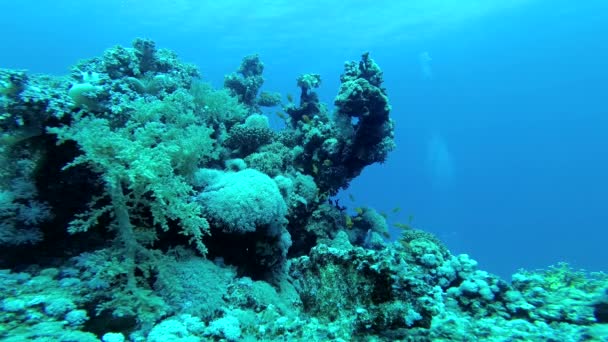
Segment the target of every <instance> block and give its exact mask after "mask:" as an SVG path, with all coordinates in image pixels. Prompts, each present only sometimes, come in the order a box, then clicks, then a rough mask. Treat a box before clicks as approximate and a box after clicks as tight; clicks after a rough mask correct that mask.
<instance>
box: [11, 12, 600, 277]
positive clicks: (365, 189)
mask: <svg viewBox="0 0 608 342" xmlns="http://www.w3.org/2000/svg"><path fill="white" fill-rule="evenodd" d="M211 3H213V4H211ZM465 3H466V4H465ZM505 3H508V4H507V5H505ZM342 4H345V5H342ZM607 13H608V2H607V1H602V0H587V1H584V2H573V1H565V0H554V1H533V0H530V1H526V0H519V1H493V0H485V1H483V0H475V1H473V0H471V1H457V0H443V1H440V0H424V1H423V0H418V1H400V2H398V1H390V0H376V1H373V2H372V1H362V0H359V1H348V2H346V1H335V4H332V2H331V1H300V2H293V1H283V0H277V1H255V2H254V1H236V0H232V1H221V2H220V1H215V2H211V1H196V0H176V1H160V0H153V1H150V0H134V1H130V0H123V1H119V0H105V1H97V2H94V1H87V0H83V1H78V2H76V1H67V0H57V1H44V0H43V1H40V0H21V1H14V2H9V1H8V0H5V1H1V2H0V32H2V35H1V36H0V46H1V53H0V66H1V67H5V68H22V69H28V70H30V71H32V72H44V73H52V74H63V73H66V72H67V70H68V67H69V66H70V65H72V64H74V63H75V62H76V61H77V60H79V59H82V58H87V57H93V56H97V55H99V54H100V53H102V51H103V50H104V49H106V48H108V47H111V46H114V45H117V44H121V45H127V46H128V45H129V43H130V42H131V41H132V39H133V38H135V37H146V38H151V39H153V40H155V41H156V42H157V46H159V47H164V48H169V49H172V50H174V51H176V52H177V53H178V54H179V55H180V57H181V58H182V59H184V60H186V61H189V62H192V63H195V64H197V65H199V67H200V69H201V70H202V73H203V76H204V78H205V79H207V80H209V81H211V82H212V83H214V84H215V85H218V86H219V85H221V84H222V80H223V75H224V74H227V73H229V72H231V71H234V70H235V69H236V68H237V67H238V65H239V63H240V59H241V58H242V57H243V56H244V55H246V54H249V53H253V52H258V53H260V55H261V57H262V60H263V61H264V62H265V64H266V69H265V76H266V83H265V86H264V89H266V90H271V91H273V90H274V91H281V92H284V93H289V92H291V93H294V94H296V93H297V88H296V83H295V78H296V77H297V76H298V75H299V74H301V73H304V72H314V73H320V74H321V75H322V78H323V85H322V88H321V90H320V95H321V98H322V100H324V101H325V102H328V103H331V102H332V100H333V96H334V95H335V94H336V92H337V87H338V85H339V74H340V72H341V71H342V65H343V62H344V61H345V60H351V59H358V57H359V55H360V54H361V53H362V52H364V51H370V52H371V55H372V57H373V58H374V59H375V60H376V61H377V62H378V63H379V64H380V66H381V67H382V68H383V70H384V72H385V86H386V88H387V89H388V93H389V96H390V99H391V102H392V105H393V112H392V115H393V117H394V119H395V121H396V124H397V129H396V136H397V137H396V140H397V144H398V148H397V149H396V150H395V151H394V152H393V153H392V154H391V155H390V158H389V160H388V162H387V163H385V164H384V165H376V166H373V167H370V168H368V169H367V170H366V171H365V172H364V174H363V175H362V176H361V177H360V178H359V179H357V180H356V181H354V182H353V183H352V186H351V188H350V189H348V190H347V191H345V192H344V193H343V194H341V198H342V202H343V203H344V204H348V205H349V206H351V207H355V206H363V205H369V206H373V207H376V208H378V209H379V210H380V211H386V212H389V213H391V214H390V215H391V217H390V220H389V221H390V222H407V221H408V217H409V216H410V215H412V216H413V220H412V224H413V225H414V226H415V227H417V228H421V229H425V230H429V231H432V232H434V233H436V234H437V235H438V236H439V237H440V238H441V239H443V241H445V242H446V244H447V245H448V247H449V248H450V249H451V250H452V251H453V252H456V253H468V254H470V255H471V256H472V257H473V258H475V259H477V260H478V261H479V262H480V264H481V267H482V268H484V269H486V270H489V271H492V272H495V273H498V274H500V275H503V276H507V275H508V274H509V273H512V272H513V271H514V270H516V269H518V268H520V267H525V268H538V267H546V266H548V265H549V264H553V263H556V262H558V261H567V262H570V263H572V264H573V265H574V266H576V267H582V268H586V269H589V270H604V271H606V270H608V264H607V262H606V260H608V249H607V248H606V244H607V241H608V207H607V206H608V205H607V204H606V203H607V201H606V197H607V195H608V139H607V137H608V133H607V132H608V104H607V103H608V44H606V38H605V37H607V36H608V14H607ZM347 194H352V195H353V196H352V197H354V198H355V203H352V202H351V200H350V199H349V197H348V196H346V195H347ZM394 207H399V208H401V211H400V212H398V213H392V209H393V208H394Z"/></svg>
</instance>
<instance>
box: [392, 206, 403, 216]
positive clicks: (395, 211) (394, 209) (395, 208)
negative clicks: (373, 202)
mask: <svg viewBox="0 0 608 342" xmlns="http://www.w3.org/2000/svg"><path fill="white" fill-rule="evenodd" d="M392 211H393V213H394V214H396V213H398V212H400V211H401V208H399V207H394V208H393V210H392Z"/></svg>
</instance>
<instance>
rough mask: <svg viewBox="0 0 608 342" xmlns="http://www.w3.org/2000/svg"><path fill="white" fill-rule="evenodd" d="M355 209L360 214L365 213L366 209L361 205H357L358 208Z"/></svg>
mask: <svg viewBox="0 0 608 342" xmlns="http://www.w3.org/2000/svg"><path fill="white" fill-rule="evenodd" d="M355 211H356V212H357V214H359V215H363V211H364V210H363V208H361V207H357V208H355Z"/></svg>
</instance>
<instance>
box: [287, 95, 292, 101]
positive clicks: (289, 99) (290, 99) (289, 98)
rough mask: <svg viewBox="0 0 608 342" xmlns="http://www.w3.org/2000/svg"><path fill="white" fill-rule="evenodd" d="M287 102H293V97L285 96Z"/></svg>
mask: <svg viewBox="0 0 608 342" xmlns="http://www.w3.org/2000/svg"><path fill="white" fill-rule="evenodd" d="M287 101H289V102H293V95H291V94H287Z"/></svg>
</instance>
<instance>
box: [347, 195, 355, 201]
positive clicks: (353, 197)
mask: <svg viewBox="0 0 608 342" xmlns="http://www.w3.org/2000/svg"><path fill="white" fill-rule="evenodd" d="M348 198H349V199H350V200H351V201H353V202H354V201H355V196H354V195H353V194H348Z"/></svg>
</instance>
